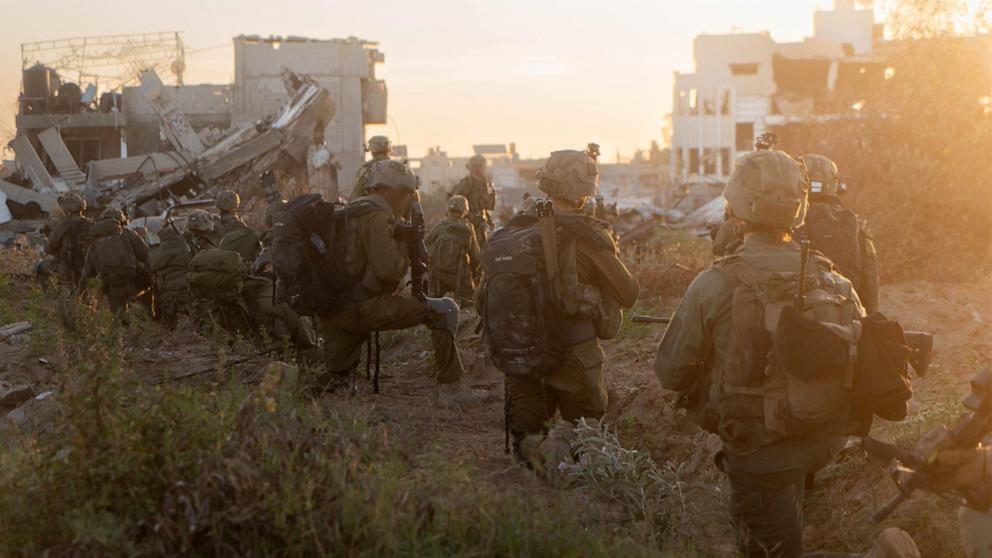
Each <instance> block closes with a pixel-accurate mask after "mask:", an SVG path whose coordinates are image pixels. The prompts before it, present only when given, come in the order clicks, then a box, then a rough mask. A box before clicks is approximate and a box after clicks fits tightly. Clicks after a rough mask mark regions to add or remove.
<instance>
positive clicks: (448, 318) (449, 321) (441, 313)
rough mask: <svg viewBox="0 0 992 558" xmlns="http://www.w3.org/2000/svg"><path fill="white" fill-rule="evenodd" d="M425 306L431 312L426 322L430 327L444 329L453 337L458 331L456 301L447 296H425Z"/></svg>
mask: <svg viewBox="0 0 992 558" xmlns="http://www.w3.org/2000/svg"><path fill="white" fill-rule="evenodd" d="M425 302H426V303H427V307H428V308H429V309H430V311H431V313H432V314H433V316H432V318H433V319H430V320H429V321H428V322H427V326H428V327H430V328H431V329H446V330H448V332H450V333H451V336H452V337H454V336H455V334H456V333H457V332H458V311H459V309H458V303H457V302H455V301H454V299H452V298H449V297H444V298H427V299H425Z"/></svg>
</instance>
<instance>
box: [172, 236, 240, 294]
mask: <svg viewBox="0 0 992 558" xmlns="http://www.w3.org/2000/svg"><path fill="white" fill-rule="evenodd" d="M247 277H248V267H247V266H246V265H245V263H244V260H242V259H241V255H240V254H238V253H237V252H232V251H230V250H221V249H219V248H208V249H206V250H201V251H200V252H198V253H197V254H196V255H195V256H193V259H192V260H191V261H190V262H189V267H188V268H187V271H186V280H187V281H189V288H190V292H191V293H192V294H193V296H195V297H196V298H202V299H208V300H218V301H231V300H236V299H238V298H239V297H240V296H241V288H242V287H243V286H244V282H245V279H246V278H247Z"/></svg>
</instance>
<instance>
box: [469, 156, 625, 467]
mask: <svg viewBox="0 0 992 558" xmlns="http://www.w3.org/2000/svg"><path fill="white" fill-rule="evenodd" d="M598 172H599V171H598V166H597V165H596V163H595V162H594V161H593V159H592V158H591V157H589V155H588V154H586V153H584V152H581V151H572V150H566V151H555V152H554V153H552V154H551V157H550V158H549V159H548V162H547V165H546V166H545V168H544V169H542V170H541V171H540V173H539V174H538V180H539V183H538V186H539V187H540V189H541V190H542V191H543V192H545V193H546V194H548V196H550V201H549V203H553V204H554V209H555V212H556V222H557V230H558V231H559V232H558V233H557V234H556V236H558V237H560V238H559V240H558V241H557V242H558V244H559V250H560V251H559V256H560V257H559V259H560V260H562V261H563V262H571V264H568V263H566V264H565V265H563V266H562V269H561V270H559V272H558V274H557V275H556V277H558V280H559V281H561V283H560V285H561V286H560V287H559V289H558V290H555V287H553V286H551V287H549V289H550V292H551V293H555V292H560V293H562V294H561V296H560V297H559V299H558V300H556V301H555V305H556V310H555V312H554V315H555V316H556V318H555V320H556V323H555V324H554V325H552V324H548V323H547V322H546V321H544V322H543V323H544V324H546V325H545V326H544V327H545V329H554V330H555V331H554V332H553V333H555V334H560V339H559V340H558V342H557V343H556V345H557V346H559V347H561V349H560V351H561V353H562V356H561V358H560V361H557V363H558V364H559V366H558V367H557V369H554V370H551V371H550V372H548V371H546V370H545V371H544V372H545V375H543V376H542V377H537V376H535V375H529V374H528V375H511V374H510V373H509V372H507V370H503V371H504V372H507V377H506V378H507V384H506V390H507V395H508V401H509V428H510V431H511V433H512V435H513V446H514V450H515V454H516V455H517V457H518V458H520V459H521V460H523V461H525V462H527V463H529V464H531V465H532V466H540V465H541V462H542V457H541V455H542V454H543V451H544V449H543V446H544V442H545V440H546V436H547V425H548V421H550V420H551V419H553V418H554V415H555V412H556V411H560V412H561V417H562V418H563V419H564V420H567V421H576V420H578V419H580V418H583V417H588V418H594V419H599V418H601V417H602V416H603V414H604V413H605V412H606V404H607V395H606V381H605V379H604V377H603V349H602V347H601V346H600V344H599V339H611V338H613V337H615V336H616V334H617V333H618V332H619V329H620V325H621V323H622V321H623V313H622V310H621V308H630V307H631V306H633V305H634V302H635V301H636V300H637V294H638V291H639V286H638V284H637V280H636V279H635V278H634V277H633V275H631V273H630V271H628V269H627V267H626V266H625V265H624V263H623V262H622V261H621V260H620V256H619V250H618V248H617V245H616V243H615V242H614V241H613V236H612V235H611V233H610V229H609V226H608V225H607V224H605V223H603V222H602V221H599V220H597V219H595V218H593V217H591V216H589V215H587V214H586V213H584V212H583V210H582V207H583V205H584V204H585V201H586V200H587V199H588V198H589V197H591V196H593V195H594V194H595V193H596V189H597V186H598V182H599V176H598ZM539 226H540V223H539V219H538V218H537V217H535V216H534V215H530V214H525V215H519V216H517V217H516V218H514V219H513V220H512V221H510V222H509V223H507V225H506V226H504V227H503V228H501V229H500V230H499V231H497V232H496V233H495V234H494V235H493V238H492V239H491V240H490V242H489V243H488V244H487V245H486V247H485V248H484V249H483V261H484V262H485V264H484V265H485V272H486V278H485V284H484V285H483V287H482V288H480V289H479V295H478V296H479V300H478V307H479V308H480V309H482V314H483V323H484V324H485V330H486V336H487V339H489V341H488V344H489V348H490V353H491V354H494V355H495V352H496V351H500V350H501V349H500V347H501V346H503V345H505V346H507V347H509V346H510V345H511V344H512V343H515V342H519V341H520V340H521V339H522V338H530V337H541V336H544V333H545V332H542V331H536V332H535V331H529V330H527V329H523V328H526V327H527V326H528V324H531V325H532V326H533V323H541V322H542V319H540V318H536V319H533V320H531V319H528V318H523V317H522V316H519V315H516V312H517V310H519V309H520V308H517V309H514V306H513V304H510V303H511V302H513V301H511V300H509V299H512V298H515V297H517V296H519V295H521V294H524V295H525V296H530V294H528V293H533V292H534V291H535V289H537V288H538V287H536V286H533V283H532V279H531V278H530V277H532V276H531V275H527V276H526V278H525V280H524V282H525V284H530V285H531V287H529V288H526V287H524V288H520V289H517V288H513V286H512V285H511V286H510V287H509V288H507V289H503V288H502V287H500V286H499V285H498V283H497V280H495V279H494V277H495V276H496V275H497V274H499V273H501V272H503V271H506V272H507V273H508V274H512V273H514V272H516V271H517V270H519V269H520V268H519V267H518V266H519V265H520V264H519V263H517V262H516V261H515V260H516V259H518V256H523V255H524V247H523V246H521V245H520V243H519V242H518V241H517V240H516V239H517V238H523V237H525V236H526V237H527V238H534V234H535V229H536V228H539ZM518 235H519V236H518ZM539 240H540V242H537V243H538V244H540V243H541V242H543V241H544V240H545V239H544V238H543V237H542V238H541V239H539ZM532 242H534V241H532ZM568 247H571V249H569V248H568ZM503 250H505V251H506V253H505V254H503ZM542 253H543V257H544V258H545V259H546V260H547V259H548V258H549V256H548V254H547V252H546V251H542ZM562 254H566V255H562ZM567 254H570V256H569V255H567ZM521 261H527V260H526V259H523V260H521ZM504 263H505V265H506V266H507V267H506V268H505V269H503V268H500V266H501V265H503V264H504ZM546 274H547V272H545V278H547V275H546ZM549 282H550V281H549ZM521 291H527V292H528V293H522V292H521ZM542 296H543V295H542ZM523 306H527V307H535V308H536V306H535V305H534V304H530V303H524V304H523ZM524 341H525V342H529V340H526V339H525V340H524ZM494 360H496V361H497V364H498V365H499V361H498V359H494ZM501 369H502V368H501Z"/></svg>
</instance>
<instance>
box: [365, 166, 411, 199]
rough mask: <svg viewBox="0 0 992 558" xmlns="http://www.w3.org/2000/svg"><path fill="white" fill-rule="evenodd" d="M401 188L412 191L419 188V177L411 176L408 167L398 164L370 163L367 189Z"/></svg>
mask: <svg viewBox="0 0 992 558" xmlns="http://www.w3.org/2000/svg"><path fill="white" fill-rule="evenodd" d="M380 186H381V187H386V188H401V189H404V190H409V191H411V192H412V191H414V190H416V189H417V188H419V187H420V177H418V176H417V175H415V174H413V171H412V170H410V167H408V166H407V165H405V164H403V163H401V162H399V161H389V160H385V159H383V160H381V161H376V162H374V163H372V167H371V168H370V171H369V182H368V188H369V189H371V188H378V187H380Z"/></svg>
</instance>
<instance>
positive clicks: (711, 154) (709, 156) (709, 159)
mask: <svg viewBox="0 0 992 558" xmlns="http://www.w3.org/2000/svg"><path fill="white" fill-rule="evenodd" d="M703 174H716V150H714V149H711V148H709V147H707V148H706V149H704V150H703Z"/></svg>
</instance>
